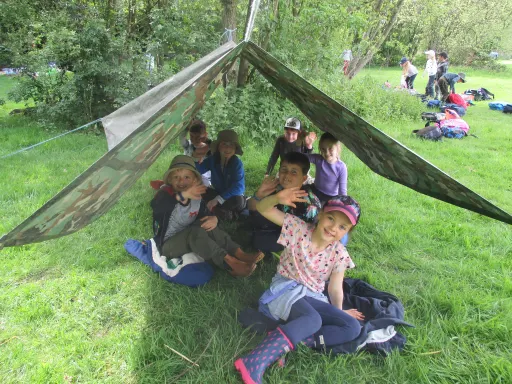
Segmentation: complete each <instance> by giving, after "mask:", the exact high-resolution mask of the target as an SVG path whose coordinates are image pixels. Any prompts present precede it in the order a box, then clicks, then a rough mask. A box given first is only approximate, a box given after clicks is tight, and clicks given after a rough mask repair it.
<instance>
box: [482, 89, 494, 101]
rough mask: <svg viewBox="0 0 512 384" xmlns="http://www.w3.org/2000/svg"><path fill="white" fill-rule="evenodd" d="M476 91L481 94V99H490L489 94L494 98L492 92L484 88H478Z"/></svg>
mask: <svg viewBox="0 0 512 384" xmlns="http://www.w3.org/2000/svg"><path fill="white" fill-rule="evenodd" d="M478 93H479V94H480V95H481V96H482V100H491V96H492V99H493V100H494V93H492V92H491V91H489V90H487V89H485V88H478Z"/></svg>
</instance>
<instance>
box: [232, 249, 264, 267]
mask: <svg viewBox="0 0 512 384" xmlns="http://www.w3.org/2000/svg"><path fill="white" fill-rule="evenodd" d="M235 257H236V258H237V259H238V260H240V261H243V262H245V263H249V264H255V263H257V262H259V261H261V260H263V258H264V257H265V254H264V253H263V252H260V251H257V252H244V251H242V248H238V249H237V250H236V252H235Z"/></svg>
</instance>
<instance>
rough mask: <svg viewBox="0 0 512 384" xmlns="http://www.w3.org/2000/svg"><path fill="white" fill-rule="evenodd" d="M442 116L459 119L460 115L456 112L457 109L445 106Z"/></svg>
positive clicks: (446, 118)
mask: <svg viewBox="0 0 512 384" xmlns="http://www.w3.org/2000/svg"><path fill="white" fill-rule="evenodd" d="M444 117H445V118H444V120H450V119H460V116H459V114H458V113H457V111H455V110H453V109H449V108H446V109H445V110H444Z"/></svg>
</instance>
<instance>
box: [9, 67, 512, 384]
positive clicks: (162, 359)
mask: <svg viewBox="0 0 512 384" xmlns="http://www.w3.org/2000/svg"><path fill="white" fill-rule="evenodd" d="M366 74H369V75H371V76H374V77H376V78H378V79H379V80H381V81H382V83H383V82H384V81H386V80H390V81H391V82H393V83H397V82H398V79H399V76H400V73H399V69H398V68H397V69H385V70H378V69H371V70H367V71H366ZM466 74H467V78H468V83H467V84H466V85H464V86H462V87H461V85H460V84H459V88H458V90H459V91H463V90H464V89H465V87H466V88H478V87H482V86H483V87H485V88H488V89H490V90H491V91H492V92H494V93H496V98H497V99H499V100H503V99H504V100H509V101H512V70H509V71H508V72H507V73H504V74H499V75H496V74H492V73H485V72H479V71H470V70H466ZM393 79H396V81H393ZM425 84H426V79H425V78H421V77H419V78H418V79H417V81H416V88H417V89H419V90H421V89H422V88H423V87H424V85H425ZM11 85H12V82H11V79H8V78H5V77H0V99H1V98H5V92H6V90H7V89H8V88H9V87H10V86H11ZM333 86H335V84H334V85H333ZM462 88H464V89H462ZM326 91H327V93H329V92H328V90H326ZM13 108H20V106H19V105H15V104H12V103H7V104H5V105H3V106H0V140H1V143H2V145H1V146H0V156H4V155H6V154H8V153H10V152H12V151H15V150H17V149H19V148H21V147H24V146H28V145H31V144H33V143H36V142H38V141H41V140H44V139H47V138H49V137H51V136H53V135H55V134H56V132H53V131H52V130H51V129H46V128H45V127H42V126H40V125H39V124H37V123H34V122H33V121H31V120H30V119H28V118H27V117H23V116H9V115H8V113H9V111H10V110H12V109H13ZM465 118H466V120H467V121H468V123H469V124H470V126H471V132H472V133H475V134H476V135H477V136H478V138H474V137H468V138H465V139H464V140H460V141H459V140H444V141H443V142H441V143H431V142H423V141H419V140H417V139H415V138H414V137H412V136H411V130H412V129H415V128H420V127H421V126H422V125H423V123H422V122H421V120H420V119H419V118H418V120H416V121H400V120H396V121H372V122H373V123H374V124H375V125H376V126H378V127H379V128H380V129H382V130H383V131H384V132H386V133H388V134H389V135H391V136H392V137H394V138H395V139H397V140H398V141H400V142H402V143H403V144H405V145H406V146H408V147H409V148H411V149H412V150H414V151H415V152H416V153H418V154H419V155H421V156H422V157H424V158H425V159H427V160H428V161H430V162H432V163H433V164H435V165H436V166H438V167H440V168H441V169H443V170H444V171H446V172H447V173H448V174H450V175H452V176H453V177H455V178H456V179H457V180H459V181H461V182H462V183H463V184H465V185H466V186H468V187H469V188H471V189H473V190H474V191H476V192H477V193H479V194H481V195H482V196H484V197H486V198H488V199H489V200H491V201H492V202H493V203H495V204H497V205H498V206H500V207H501V208H503V209H505V210H506V211H508V212H512V178H511V177H510V162H511V160H512V155H511V154H512V117H511V116H509V115H504V114H502V113H500V112H496V111H491V110H489V108H488V107H487V102H480V103H478V105H477V106H475V107H471V108H470V110H469V111H468V114H467V115H466V117H465ZM70 128H72V127H70ZM278 129H279V127H276V130H278ZM105 151H106V144H105V141H104V139H103V138H102V137H101V136H97V135H96V134H95V133H94V131H92V130H91V131H88V132H84V133H78V134H71V135H67V136H65V137H63V138H61V139H59V140H55V141H52V142H50V143H48V144H45V145H43V146H40V147H38V148H36V149H33V150H31V151H28V152H24V153H22V154H19V155H16V156H13V157H10V158H8V159H3V160H0V177H1V178H2V180H3V183H2V188H1V190H0V215H1V217H2V218H3V220H2V222H1V223H0V233H5V232H8V231H9V230H11V229H12V228H14V227H15V226H16V225H17V224H18V223H20V222H21V221H22V220H23V219H24V218H26V217H28V216H29V215H30V214H32V213H33V212H34V211H35V210H36V209H37V208H39V207H40V206H41V205H42V204H43V203H44V202H45V201H47V200H48V199H49V198H51V197H52V196H53V195H54V194H55V193H57V192H58V191H59V190H60V189H61V188H62V187H64V186H65V185H67V184H68V183H69V182H70V181H71V180H73V178H74V177H76V176H77V175H78V174H79V173H80V172H82V171H83V170H85V169H87V167H89V166H90V165H91V164H92V163H94V161H96V160H97V159H98V158H99V157H100V156H101V155H102V154H103V153H105ZM270 151H271V147H270V145H269V147H268V148H264V149H262V148H256V147H254V146H250V145H247V146H246V148H245V154H244V156H243V160H244V163H245V167H246V173H247V178H248V179H247V184H248V188H247V189H248V193H252V192H253V191H254V190H255V188H256V187H257V185H258V183H259V181H260V179H261V177H262V176H263V173H264V167H265V165H266V162H267V160H268V154H269V153H270ZM177 153H178V149H177V148H176V147H172V148H169V149H168V150H167V151H166V152H164V153H163V154H162V156H160V158H159V159H158V160H157V161H156V162H155V164H154V165H153V166H152V167H151V168H150V169H149V171H148V172H146V174H145V175H144V176H143V177H142V178H141V179H140V180H139V181H138V182H137V184H136V185H135V186H134V187H133V188H132V189H131V190H130V191H129V192H128V193H126V194H125V195H124V196H123V197H122V198H121V200H120V201H119V203H118V204H117V205H116V206H115V207H114V208H113V209H112V210H110V211H109V212H108V213H107V214H105V215H104V216H103V217H102V218H100V219H99V220H97V221H96V222H95V223H93V224H92V225H90V226H89V227H87V228H85V229H83V230H82V231H80V232H78V233H76V234H74V235H71V236H68V237H65V238H61V239H58V240H54V241H49V242H45V243H41V244H32V245H28V246H24V247H17V248H6V249H3V250H2V251H1V252H0V258H1V261H2V262H1V264H0V382H1V383H62V382H64V383H71V382H72V383H78V382H87V383H93V382H101V383H138V382H141V383H163V382H165V383H172V382H180V383H239V382H241V381H240V379H239V378H238V376H237V374H236V373H235V370H234V368H233V361H234V360H235V358H236V357H238V356H240V355H241V354H242V353H245V352H247V351H248V350H249V349H250V348H251V347H253V346H254V345H256V344H257V343H258V342H259V340H260V337H258V336H255V335H253V334H252V333H251V332H249V331H244V330H242V328H240V326H239V325H238V323H237V321H236V316H237V313H238V312H239V311H240V310H241V309H243V308H244V307H246V306H248V305H252V304H254V303H255V301H256V300H257V298H258V297H259V295H260V294H261V292H262V291H263V290H264V289H265V288H266V287H267V285H268V283H269V281H270V279H271V277H272V275H273V273H274V272H275V267H276V266H275V264H272V263H269V264H266V265H264V266H263V267H262V268H260V269H258V270H257V272H256V273H255V274H254V275H253V276H251V277H250V278H247V279H233V278H231V277H230V276H229V275H228V274H227V273H225V272H222V271H217V272H216V275H215V278H214V279H213V280H212V282H210V283H209V284H208V285H207V286H206V287H204V288H201V289H197V290H193V289H189V288H186V287H182V286H178V285H172V284H169V283H167V282H165V281H164V280H162V279H160V278H159V277H158V276H157V275H155V274H153V273H152V272H151V271H149V270H148V269H147V268H146V267H145V266H144V265H141V264H140V263H139V262H138V261H137V260H136V259H134V258H133V257H131V256H130V255H128V254H127V253H126V252H125V251H124V249H123V243H124V242H125V241H126V239H128V238H136V239H143V238H148V237H150V236H151V229H150V222H151V218H150V217H151V215H150V209H149V205H148V202H149V200H150V199H151V197H152V191H151V190H150V188H149V186H148V182H149V181H150V180H152V179H155V178H160V177H161V175H162V173H163V172H164V170H165V169H166V167H167V166H168V164H169V161H170V159H171V158H172V157H173V156H174V155H175V154H177ZM342 158H343V160H344V161H345V162H346V163H347V165H348V168H349V172H350V177H349V192H350V194H351V195H353V196H354V197H356V198H357V199H358V200H359V202H360V203H361V205H362V210H363V214H362V219H361V224H360V226H359V227H358V228H357V231H356V232H355V233H354V235H353V236H352V240H351V243H350V244H349V252H350V253H351V255H352V258H353V259H354V261H355V263H356V265H357V268H356V269H355V270H353V271H351V272H350V273H349V276H350V277H355V278H361V279H364V280H366V281H368V282H369V283H371V284H373V285H374V286H376V287H377V288H379V289H382V290H385V291H388V292H392V293H394V294H396V295H397V296H398V297H399V298H400V299H401V300H402V302H403V303H404V306H405V310H406V321H408V322H410V323H412V324H414V325H415V326H416V327H415V328H412V329H401V330H400V331H401V332H403V333H404V334H405V335H406V336H407V339H408V341H407V345H406V349H405V350H404V351H403V352H402V353H400V354H399V353H394V354H392V355H391V356H389V357H387V358H383V357H379V356H372V355H368V354H359V355H351V356H339V357H336V358H332V357H329V356H325V355H321V354H317V353H314V352H312V351H310V350H308V349H307V348H305V347H302V346H301V347H299V348H298V351H297V352H294V353H292V354H290V355H289V356H288V359H287V364H286V366H285V367H284V368H282V369H281V368H276V367H273V368H272V369H270V370H268V372H267V374H266V376H265V382H266V383H315V384H316V383H341V382H345V383H384V382H385V383H400V384H401V383H503V384H505V383H510V382H512V347H511V344H510V340H511V339H512V316H511V313H512V299H511V297H512V231H511V227H510V226H509V225H506V224H504V223H500V222H497V221H495V220H492V219H489V218H487V217H483V216H480V215H477V214H475V213H472V212H470V211H467V210H464V209H461V208H457V207H454V206H451V205H449V204H446V203H443V202H441V201H438V200H435V199H432V198H430V197H427V196H424V195H421V194H418V193H416V192H414V191H412V190H410V189H407V188H405V187H403V186H401V185H398V184H396V183H392V182H390V181H388V180H386V179H384V178H382V177H379V176H378V175H376V174H374V173H372V172H371V171H370V170H369V169H368V168H367V167H366V166H365V165H364V164H362V163H361V162H360V161H359V160H358V159H357V158H356V157H355V156H353V155H352V154H351V153H350V152H349V151H344V152H343V154H342ZM237 233H238V235H237V240H238V241H240V242H242V243H243V242H244V241H246V240H247V238H246V237H247V236H244V234H243V233H240V232H237ZM169 347H171V348H174V349H176V350H178V351H180V352H181V353H182V354H184V355H186V356H188V357H189V358H191V359H192V360H196V359H199V361H198V364H199V367H191V366H190V364H189V363H188V362H186V361H184V360H183V359H182V358H180V357H179V356H177V355H176V354H175V353H173V352H172V351H171V350H170V349H169Z"/></svg>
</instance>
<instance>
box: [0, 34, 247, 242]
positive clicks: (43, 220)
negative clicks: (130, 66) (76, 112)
mask: <svg viewBox="0 0 512 384" xmlns="http://www.w3.org/2000/svg"><path fill="white" fill-rule="evenodd" d="M230 44H231V47H230V49H228V50H227V53H226V54H223V55H224V56H223V57H222V58H220V59H219V60H217V61H215V62H213V63H212V64H211V65H210V66H208V67H207V68H206V69H205V70H204V71H202V72H201V73H199V74H197V75H195V76H192V77H191V78H188V79H185V80H186V82H187V84H188V86H186V88H185V89H183V91H182V92H181V93H180V94H178V95H177V96H176V97H175V98H174V99H173V100H170V101H169V102H168V103H167V104H165V105H162V106H161V108H160V109H159V110H158V111H156V112H155V113H154V114H153V115H152V116H151V117H150V118H149V119H147V120H146V121H145V122H144V123H143V124H142V125H141V126H140V127H139V128H137V129H136V130H135V131H134V132H133V133H131V134H130V135H129V136H128V137H126V138H125V139H124V140H123V141H122V142H121V143H120V144H119V145H117V146H115V148H114V149H112V150H111V151H110V152H108V153H107V154H105V155H104V156H103V157H102V158H101V159H99V160H98V161H97V162H96V163H95V164H93V165H92V166H91V167H90V168H89V169H87V170H86V171H85V172H84V173H82V174H81V175H80V176H79V177H77V178H76V179H75V180H74V181H73V182H71V184H69V185H68V186H67V187H65V188H64V189H63V190H62V191H60V192H59V193H58V194H57V195H56V196H55V197H53V198H52V199H51V200H49V201H48V202H47V203H46V204H45V205H43V206H42V207H41V208H40V209H39V210H37V211H36V212H35V213H34V214H33V215H32V216H30V217H29V218H28V219H26V220H25V221H24V222H23V223H21V224H20V225H18V226H17V227H16V228H14V229H13V230H12V231H11V232H9V233H8V234H7V235H5V236H3V237H2V238H1V239H0V248H2V247H4V246H14V245H23V244H30V243H37V242H40V241H45V240H49V239H55V238H57V237H61V236H66V235H69V234H71V233H73V232H76V231H78V230H79V229H81V228H83V227H85V226H86V225H88V224H90V223H92V222H93V221H94V220H96V219H97V218H99V217H100V216H101V215H103V214H104V213H105V212H107V211H108V210H109V209H110V208H111V207H112V206H113V205H114V204H115V203H116V202H117V200H118V199H119V198H120V197H121V196H122V194H123V193H124V192H125V191H126V190H128V189H129V188H130V187H131V186H132V185H133V184H134V183H135V182H136V181H137V180H138V178H139V177H140V176H141V175H142V174H143V173H144V172H145V171H146V170H147V169H148V168H149V166H150V165H151V164H153V162H154V161H155V160H156V159H157V158H158V155H159V154H160V153H161V152H162V150H163V149H164V148H165V147H166V146H167V145H168V144H169V142H170V141H171V140H173V138H175V137H176V136H177V135H178V134H179V132H180V131H181V130H183V129H184V127H186V126H187V125H188V124H189V123H190V121H191V120H192V118H193V116H194V115H195V114H197V112H198V111H199V110H200V109H201V107H202V106H203V104H204V103H205V101H206V100H207V99H208V98H209V97H210V96H211V94H212V93H213V91H214V90H215V89H216V88H217V86H218V85H219V84H220V83H221V80H222V76H223V75H224V73H225V72H226V71H227V70H228V69H229V68H230V67H231V65H232V64H233V63H234V61H235V60H236V58H237V57H238V55H239V53H240V50H241V49H242V48H243V46H244V44H245V43H241V44H239V45H238V46H235V44H234V43H230ZM233 47H234V48H233ZM223 49H224V50H225V47H224V48H223Z"/></svg>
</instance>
